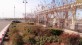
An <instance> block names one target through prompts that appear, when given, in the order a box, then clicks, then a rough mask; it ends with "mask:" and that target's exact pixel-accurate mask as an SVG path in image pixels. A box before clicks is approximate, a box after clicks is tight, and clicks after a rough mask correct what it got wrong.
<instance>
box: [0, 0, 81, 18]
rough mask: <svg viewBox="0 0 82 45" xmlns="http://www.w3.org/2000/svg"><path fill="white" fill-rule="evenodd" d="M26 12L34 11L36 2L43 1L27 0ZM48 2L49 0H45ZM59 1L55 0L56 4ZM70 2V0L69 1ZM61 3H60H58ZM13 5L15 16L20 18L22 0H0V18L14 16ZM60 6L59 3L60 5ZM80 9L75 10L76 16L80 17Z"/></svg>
mask: <svg viewBox="0 0 82 45" xmlns="http://www.w3.org/2000/svg"><path fill="white" fill-rule="evenodd" d="M68 1H69V0H68ZM27 2H28V3H27V4H26V12H27V13H30V12H34V10H36V7H38V4H40V3H43V4H45V3H44V0H27ZM45 2H46V3H47V4H48V3H50V2H51V0H45ZM59 2H61V0H56V4H58V3H59ZM69 2H70V1H69ZM60 4H62V3H60ZM14 6H15V18H22V17H23V13H24V12H25V4H24V3H23V0H0V18H14ZM60 6H61V5H60ZM81 12H82V10H77V14H76V15H78V16H77V17H78V18H81V17H82V13H81Z"/></svg>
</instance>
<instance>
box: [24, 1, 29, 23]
mask: <svg viewBox="0 0 82 45" xmlns="http://www.w3.org/2000/svg"><path fill="white" fill-rule="evenodd" d="M23 3H25V22H26V4H27V3H28V2H27V0H23Z"/></svg>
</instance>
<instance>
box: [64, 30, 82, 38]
mask: <svg viewBox="0 0 82 45" xmlns="http://www.w3.org/2000/svg"><path fill="white" fill-rule="evenodd" d="M64 32H66V33H69V34H79V35H80V37H82V33H79V32H76V31H73V30H69V29H64Z"/></svg>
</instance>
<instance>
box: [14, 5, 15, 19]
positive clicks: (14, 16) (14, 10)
mask: <svg viewBox="0 0 82 45" xmlns="http://www.w3.org/2000/svg"><path fill="white" fill-rule="evenodd" d="M14 19H15V5H14Z"/></svg>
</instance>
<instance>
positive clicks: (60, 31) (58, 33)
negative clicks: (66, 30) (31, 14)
mask: <svg viewBox="0 0 82 45" xmlns="http://www.w3.org/2000/svg"><path fill="white" fill-rule="evenodd" d="M50 32H51V34H52V35H57V36H59V35H61V34H62V33H63V31H62V30H58V29H51V31H50Z"/></svg>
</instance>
